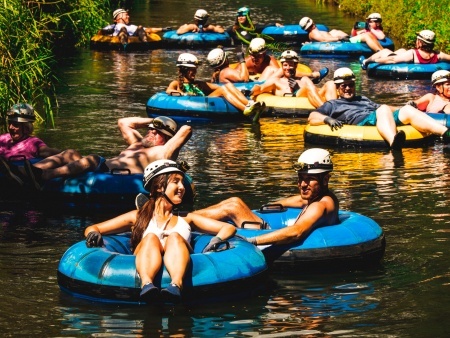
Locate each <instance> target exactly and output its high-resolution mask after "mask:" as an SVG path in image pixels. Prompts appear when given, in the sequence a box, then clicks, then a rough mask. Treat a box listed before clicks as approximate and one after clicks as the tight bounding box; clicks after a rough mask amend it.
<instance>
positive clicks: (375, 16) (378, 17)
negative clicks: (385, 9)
mask: <svg viewBox="0 0 450 338" xmlns="http://www.w3.org/2000/svg"><path fill="white" fill-rule="evenodd" d="M366 20H375V21H378V22H381V21H383V20H382V19H381V14H380V13H372V14H369V16H368V17H367V18H366Z"/></svg>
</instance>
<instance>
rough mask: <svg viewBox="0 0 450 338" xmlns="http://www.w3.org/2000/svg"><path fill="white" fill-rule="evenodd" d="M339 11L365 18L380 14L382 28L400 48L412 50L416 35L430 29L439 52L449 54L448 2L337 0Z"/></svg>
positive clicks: (429, 0)
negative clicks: (373, 13) (371, 14)
mask: <svg viewBox="0 0 450 338" xmlns="http://www.w3.org/2000/svg"><path fill="white" fill-rule="evenodd" d="M336 1H337V3H339V6H340V8H341V9H342V10H343V11H345V12H347V13H352V14H355V15H356V16H358V17H360V18H365V17H366V16H367V15H368V14H370V13H372V12H377V13H380V14H381V16H382V18H383V28H384V30H385V32H387V34H388V35H389V36H392V37H395V38H396V39H397V40H398V41H399V43H400V46H396V47H398V48H399V47H405V48H411V47H413V46H414V42H415V40H416V34H415V33H416V32H419V31H421V30H423V29H430V30H432V31H434V32H435V33H436V44H435V46H436V48H437V49H439V50H442V51H443V52H446V53H450V16H449V15H448V14H447V13H448V10H449V3H448V1H442V0H439V1H436V0H390V1H386V0H365V1H354V0H336Z"/></svg>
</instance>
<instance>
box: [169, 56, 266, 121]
mask: <svg viewBox="0 0 450 338" xmlns="http://www.w3.org/2000/svg"><path fill="white" fill-rule="evenodd" d="M198 64H199V62H198V59H197V57H196V56H195V55H193V54H191V53H181V54H180V55H179V56H178V60H177V68H178V79H177V80H174V81H172V82H171V83H170V84H169V86H168V87H167V89H166V93H167V94H169V95H174V94H176V95H183V96H187V95H189V96H209V97H223V98H224V99H225V100H226V101H228V102H229V103H230V104H231V105H232V106H234V107H235V108H236V109H238V110H240V111H242V112H243V114H244V115H245V116H253V120H254V122H256V121H255V119H256V120H257V119H258V118H259V115H260V114H261V112H262V111H263V110H264V108H265V106H264V105H262V104H261V103H260V102H254V101H252V100H249V99H247V97H245V96H244V94H243V93H242V92H241V91H240V90H238V89H237V88H236V87H235V86H234V85H233V84H232V83H226V84H225V85H218V84H216V83H211V82H206V81H202V80H197V79H196V74H197V66H198Z"/></svg>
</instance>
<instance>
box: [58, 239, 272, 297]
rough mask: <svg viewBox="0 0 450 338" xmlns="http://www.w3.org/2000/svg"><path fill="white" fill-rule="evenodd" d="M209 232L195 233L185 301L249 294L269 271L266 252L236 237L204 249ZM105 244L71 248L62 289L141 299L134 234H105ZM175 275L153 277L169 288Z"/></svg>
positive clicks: (61, 275) (61, 266)
mask: <svg viewBox="0 0 450 338" xmlns="http://www.w3.org/2000/svg"><path fill="white" fill-rule="evenodd" d="M211 238H212V236H211V235H204V234H197V233H193V234H192V242H191V245H192V247H193V250H194V252H193V253H192V254H191V264H190V266H189V268H188V271H187V272H186V276H185V278H184V288H183V295H182V297H183V302H194V303H195V302H201V301H211V300H226V299H229V298H230V297H231V298H233V297H243V296H249V295H251V294H252V293H254V292H255V291H256V290H257V289H258V286H259V285H263V284H264V283H262V282H263V280H264V279H265V278H266V275H267V265H266V262H265V259H264V255H263V254H262V253H261V251H260V250H259V249H258V248H256V247H255V246H254V245H252V244H250V243H248V242H247V241H245V240H242V239H240V238H238V237H234V238H231V239H230V240H228V242H227V243H224V244H222V247H221V249H223V250H221V251H217V252H208V253H205V254H204V253H202V250H203V249H204V248H205V246H206V245H208V243H209V241H210V240H211ZM104 243H105V247H102V248H88V247H86V243H85V241H84V240H83V241H81V242H78V243H76V244H74V245H73V246H71V247H70V248H69V249H68V250H67V251H66V252H65V253H64V255H63V256H62V258H61V260H60V262H59V266H58V284H59V286H60V288H61V290H63V291H65V292H67V293H69V294H70V295H72V296H74V297H78V298H84V299H88V300H93V301H100V302H111V303H139V302H140V301H139V293H140V291H141V288H140V278H139V275H138V273H137V271H136V265H135V256H134V255H133V254H132V253H131V251H130V234H129V233H127V234H121V235H110V236H104ZM170 281H171V279H170V276H169V274H168V273H167V271H166V269H165V268H163V269H162V270H161V271H160V272H159V274H158V275H157V278H156V280H155V282H154V283H155V285H157V286H158V287H162V288H164V287H166V286H167V285H168V284H169V283H170Z"/></svg>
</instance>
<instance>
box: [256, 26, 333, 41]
mask: <svg viewBox="0 0 450 338" xmlns="http://www.w3.org/2000/svg"><path fill="white" fill-rule="evenodd" d="M316 26H317V28H318V29H319V30H320V31H325V32H328V31H329V28H328V27H327V26H325V25H322V24H317V25H316ZM262 34H265V35H268V36H270V37H272V38H273V39H274V40H275V42H287V43H290V44H300V43H302V42H305V41H308V32H307V31H305V30H304V29H302V28H301V27H300V26H299V25H298V24H296V25H295V24H294V25H284V26H282V27H277V26H267V27H265V28H264V29H263V30H262Z"/></svg>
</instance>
